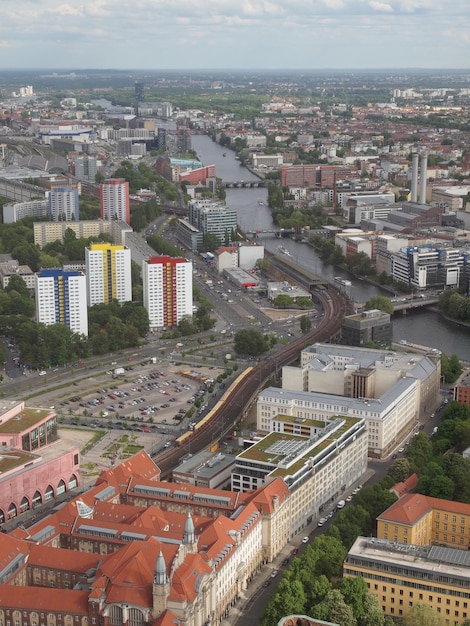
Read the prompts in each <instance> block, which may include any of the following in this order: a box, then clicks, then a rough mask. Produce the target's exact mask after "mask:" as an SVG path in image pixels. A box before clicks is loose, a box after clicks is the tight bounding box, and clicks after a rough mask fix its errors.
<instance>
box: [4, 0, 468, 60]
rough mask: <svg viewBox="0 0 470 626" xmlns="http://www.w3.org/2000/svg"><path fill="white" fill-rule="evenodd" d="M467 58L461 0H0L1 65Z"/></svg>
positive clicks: (465, 17) (465, 4) (464, 5)
mask: <svg viewBox="0 0 470 626" xmlns="http://www.w3.org/2000/svg"><path fill="white" fill-rule="evenodd" d="M469 67H470V2H469V0H238V1H237V0H198V1H196V0H81V1H80V0H77V1H76V2H74V3H68V2H67V0H15V1H13V0H0V68H2V69H37V68H56V69H67V68H68V69H71V68H88V69H93V68H96V69H100V68H108V69H330V68H332V69H354V68H357V69H369V68H370V69H375V68H379V69H382V68H429V69H432V68H455V69H467V68H469Z"/></svg>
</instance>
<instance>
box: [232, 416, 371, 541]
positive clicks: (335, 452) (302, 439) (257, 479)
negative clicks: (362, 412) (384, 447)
mask: <svg viewBox="0 0 470 626" xmlns="http://www.w3.org/2000/svg"><path fill="white" fill-rule="evenodd" d="M271 428H272V432H271V433H270V434H269V435H267V436H266V437H264V438H263V439H261V440H260V441H258V442H256V443H253V445H252V446H250V447H249V448H248V449H247V450H245V451H244V452H241V453H240V454H239V455H238V456H237V457H236V459H235V468H234V470H233V471H232V490H233V491H247V490H251V489H256V488H258V487H260V486H261V485H263V484H264V483H265V482H266V481H269V480H272V479H273V478H282V479H283V481H284V482H285V483H286V485H287V487H288V489H289V494H290V519H289V536H290V537H294V536H295V535H296V534H297V533H299V532H300V531H301V530H302V529H303V528H305V527H306V526H307V525H308V524H310V523H311V522H312V520H314V519H316V518H318V517H319V516H320V515H321V514H322V512H323V511H326V510H327V509H328V508H329V507H332V506H333V504H334V502H336V501H338V500H339V499H340V497H341V495H342V494H343V493H344V492H345V491H346V490H347V489H348V488H350V487H351V486H352V485H353V484H354V483H355V482H358V481H359V480H360V479H361V478H362V476H363V474H364V472H365V471H366V469H367V434H366V427H365V422H364V419H360V418H354V417H343V416H341V415H337V416H336V417H333V418H331V419H329V420H324V421H321V420H313V419H309V418H307V417H305V416H303V417H299V418H292V417H291V416H289V415H285V414H282V413H281V414H279V415H278V416H277V417H276V418H275V419H273V420H272V422H271Z"/></svg>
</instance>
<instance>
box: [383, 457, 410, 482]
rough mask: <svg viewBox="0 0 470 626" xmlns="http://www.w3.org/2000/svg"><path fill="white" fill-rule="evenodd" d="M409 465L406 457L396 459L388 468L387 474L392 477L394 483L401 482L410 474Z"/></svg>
mask: <svg viewBox="0 0 470 626" xmlns="http://www.w3.org/2000/svg"><path fill="white" fill-rule="evenodd" d="M411 473H412V472H411V466H410V462H409V460H408V459H406V458H404V459H396V461H395V462H394V463H393V465H392V466H391V467H390V469H389V470H388V475H389V476H390V477H391V478H393V480H394V481H395V482H396V483H399V482H402V481H404V480H406V479H407V478H408V476H410V475H411Z"/></svg>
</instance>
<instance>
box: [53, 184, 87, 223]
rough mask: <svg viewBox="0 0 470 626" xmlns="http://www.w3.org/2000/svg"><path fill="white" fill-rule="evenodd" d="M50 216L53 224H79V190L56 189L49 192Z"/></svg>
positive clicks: (70, 188)
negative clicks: (73, 222)
mask: <svg viewBox="0 0 470 626" xmlns="http://www.w3.org/2000/svg"><path fill="white" fill-rule="evenodd" d="M48 214H49V217H50V218H51V219H52V221H53V222H71V221H72V220H75V221H77V222H78V220H79V219H80V216H79V210H78V191H77V189H72V187H56V188H55V189H52V190H51V191H49V194H48Z"/></svg>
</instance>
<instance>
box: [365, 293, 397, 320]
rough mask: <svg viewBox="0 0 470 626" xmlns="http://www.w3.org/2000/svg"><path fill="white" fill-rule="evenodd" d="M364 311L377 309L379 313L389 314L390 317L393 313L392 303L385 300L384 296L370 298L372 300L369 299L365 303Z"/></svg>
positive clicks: (388, 299) (387, 299)
mask: <svg viewBox="0 0 470 626" xmlns="http://www.w3.org/2000/svg"><path fill="white" fill-rule="evenodd" d="M364 309H365V310H366V311H370V310H371V309H379V311H383V312H384V313H389V314H390V315H391V314H392V313H393V303H392V301H391V300H390V298H387V297H386V296H372V298H369V300H367V302H366V303H365V305H364Z"/></svg>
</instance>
